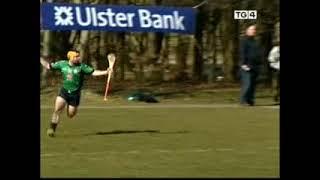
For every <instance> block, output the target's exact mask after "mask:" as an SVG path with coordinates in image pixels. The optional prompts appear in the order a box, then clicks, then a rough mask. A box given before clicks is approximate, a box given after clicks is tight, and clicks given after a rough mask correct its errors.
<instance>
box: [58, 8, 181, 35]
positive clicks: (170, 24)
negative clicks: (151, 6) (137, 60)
mask: <svg viewBox="0 0 320 180" xmlns="http://www.w3.org/2000/svg"><path fill="white" fill-rule="evenodd" d="M54 10H55V14H54V15H55V25H56V26H59V25H60V26H73V25H74V24H75V23H77V24H78V25H80V26H98V27H104V26H110V27H134V19H133V18H134V17H135V13H123V12H118V13H115V12H113V11H112V9H111V8H107V9H105V10H104V11H100V12H99V11H97V9H96V8H95V7H85V8H80V7H74V8H73V7H68V6H55V7H54ZM74 13H75V14H74ZM137 14H138V18H139V22H140V26H141V28H156V29H173V30H185V26H184V24H183V21H184V18H185V17H184V16H180V15H179V11H173V12H172V14H164V15H161V14H156V13H152V12H151V11H149V10H147V9H138V12H137ZM74 17H75V19H73V18H74Z"/></svg>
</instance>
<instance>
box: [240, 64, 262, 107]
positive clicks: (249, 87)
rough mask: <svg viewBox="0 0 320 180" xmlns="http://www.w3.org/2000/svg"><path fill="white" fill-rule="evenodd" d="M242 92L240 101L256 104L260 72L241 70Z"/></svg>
mask: <svg viewBox="0 0 320 180" xmlns="http://www.w3.org/2000/svg"><path fill="white" fill-rule="evenodd" d="M240 75H241V92H240V103H241V104H250V105H254V99H255V91H256V84H257V77H258V72H256V71H252V70H250V71H244V70H243V69H241V70H240Z"/></svg>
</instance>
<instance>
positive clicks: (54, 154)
mask: <svg viewBox="0 0 320 180" xmlns="http://www.w3.org/2000/svg"><path fill="white" fill-rule="evenodd" d="M266 149H268V150H274V149H279V148H278V147H267V148H266ZM235 150H236V149H234V148H215V149H211V148H209V149H182V150H181V149H180V150H169V149H155V150H151V151H149V153H150V152H151V153H204V152H209V151H218V152H226V151H230V152H233V151H235ZM143 153H146V152H143V151H139V150H130V151H122V152H121V151H101V152H74V153H43V154H40V156H41V157H57V156H90V155H103V154H143ZM255 153H256V152H255V151H252V150H250V151H246V152H244V154H255Z"/></svg>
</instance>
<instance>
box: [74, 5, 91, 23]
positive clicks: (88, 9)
mask: <svg viewBox="0 0 320 180" xmlns="http://www.w3.org/2000/svg"><path fill="white" fill-rule="evenodd" d="M85 14H86V22H83V20H82V16H81V12H80V8H78V7H77V8H76V16H77V21H78V23H79V25H81V26H89V25H90V23H91V13H90V8H88V7H87V8H86V13H85Z"/></svg>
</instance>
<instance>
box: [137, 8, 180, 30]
mask: <svg viewBox="0 0 320 180" xmlns="http://www.w3.org/2000/svg"><path fill="white" fill-rule="evenodd" d="M138 13H139V19H140V25H141V27H142V28H149V27H153V28H164V29H175V30H185V27H184V25H183V19H184V16H179V13H178V11H174V12H173V15H162V16H161V15H159V14H151V13H150V11H148V10H146V9H139V10H138Z"/></svg>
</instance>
